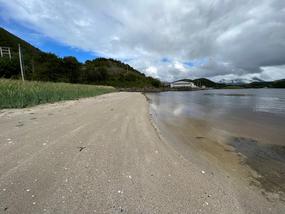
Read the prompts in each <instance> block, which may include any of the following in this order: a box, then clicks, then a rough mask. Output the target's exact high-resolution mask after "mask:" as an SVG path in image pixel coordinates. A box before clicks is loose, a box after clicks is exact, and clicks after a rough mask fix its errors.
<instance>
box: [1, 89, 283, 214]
mask: <svg viewBox="0 0 285 214" xmlns="http://www.w3.org/2000/svg"><path fill="white" fill-rule="evenodd" d="M193 124H194V123H193ZM193 127H194V128H196V132H197V133H200V131H199V124H194V125H193ZM194 128H193V129H191V130H194ZM202 128H203V126H201V127H200V130H201V129H202ZM191 130H189V131H191ZM197 133H195V134H196V135H197ZM169 134H170V133H169ZM196 135H195V136H196ZM193 139H194V136H193ZM185 148H186V147H185ZM207 148H208V147H207ZM183 150H184V152H183ZM217 151H220V150H218V149H217ZM186 153H187V154H186ZM189 154H190V157H191V158H186V155H187V157H189ZM218 158H223V153H221V154H220V155H216V156H208V155H205V154H204V153H203V152H200V153H199V150H198V149H197V150H193V151H185V149H184V147H183V145H175V138H171V136H167V135H166V134H163V133H161V132H160V131H159V130H158V128H156V126H155V124H154V123H153V121H152V117H151V116H150V112H149V104H148V102H147V99H146V97H145V96H144V95H143V94H141V93H126V92H121V93H111V94H107V95H102V96H98V97H95V98H88V99H80V100H76V101H67V102H61V103H54V104H47V105H41V106H36V107H33V108H26V109H20V110H14V109H13V110H9V109H8V110H2V111H1V112H0V213H13V214H14V213H19V214H20V213H21V214H23V213H27V214H31V213H76V214H77V213H282V212H284V210H285V205H284V202H282V201H279V200H269V199H268V197H265V196H264V195H263V194H262V193H261V191H260V190H259V189H258V187H256V186H254V185H249V181H248V180H246V179H245V180H243V179H240V177H238V175H239V173H232V172H230V171H229V170H227V168H223V167H220V165H219V164H218V163H217V159H218ZM225 160H228V159H227V158H226V159H225ZM235 161H236V162H238V160H233V163H227V167H228V169H232V171H238V172H241V174H242V173H243V169H239V168H235V167H239V166H238V164H236V162H235ZM244 173H247V169H245V170H244ZM241 176H242V175H241Z"/></svg>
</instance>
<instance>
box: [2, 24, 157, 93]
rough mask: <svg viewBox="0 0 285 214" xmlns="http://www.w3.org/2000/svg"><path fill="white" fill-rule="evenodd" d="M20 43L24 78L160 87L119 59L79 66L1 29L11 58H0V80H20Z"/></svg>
mask: <svg viewBox="0 0 285 214" xmlns="http://www.w3.org/2000/svg"><path fill="white" fill-rule="evenodd" d="M18 44H20V45H21V50H22V53H23V62H24V63H23V64H24V70H25V78H26V79H27V80H35V81H52V82H71V83H82V84H97V85H111V86H114V87H119V88H149V87H150V88H151V87H160V85H161V82H160V81H159V80H157V79H155V78H152V77H147V76H145V74H143V73H141V72H139V71H138V70H136V69H134V68H132V67H131V66H130V65H128V64H125V63H123V62H121V61H119V60H115V59H106V58H96V59H94V60H87V61H86V62H85V63H80V62H78V61H77V59H76V58H75V57H73V56H67V57H64V58H61V57H58V56H56V55H55V54H53V53H45V52H43V51H41V50H40V49H38V48H36V47H34V46H33V45H31V44H29V43H28V42H26V41H24V40H22V39H21V38H19V37H17V36H15V35H13V34H12V33H10V32H8V31H7V30H5V29H3V28H1V27H0V46H1V47H10V48H11V53H12V59H11V60H10V59H9V57H0V78H13V79H18V78H20V66H19V58H18Z"/></svg>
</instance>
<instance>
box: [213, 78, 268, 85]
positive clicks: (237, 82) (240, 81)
mask: <svg viewBox="0 0 285 214" xmlns="http://www.w3.org/2000/svg"><path fill="white" fill-rule="evenodd" d="M251 82H264V80H262V79H260V78H257V77H253V78H251V79H246V78H236V79H221V80H220V81H219V82H218V83H222V84H227V85H243V84H248V83H251Z"/></svg>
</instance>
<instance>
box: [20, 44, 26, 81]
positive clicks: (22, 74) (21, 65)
mask: <svg viewBox="0 0 285 214" xmlns="http://www.w3.org/2000/svg"><path fill="white" fill-rule="evenodd" d="M19 60H20V68H21V76H22V80H23V82H24V81H25V78H24V69H23V63H22V53H21V45H20V44H19Z"/></svg>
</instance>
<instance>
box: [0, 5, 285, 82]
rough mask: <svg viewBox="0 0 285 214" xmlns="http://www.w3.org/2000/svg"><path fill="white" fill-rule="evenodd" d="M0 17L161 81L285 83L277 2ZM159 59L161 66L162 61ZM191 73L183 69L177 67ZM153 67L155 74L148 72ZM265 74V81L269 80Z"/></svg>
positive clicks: (55, 8) (68, 8) (38, 9)
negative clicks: (245, 79)
mask: <svg viewBox="0 0 285 214" xmlns="http://www.w3.org/2000/svg"><path fill="white" fill-rule="evenodd" d="M0 4H1V5H2V7H4V8H5V11H6V12H5V13H3V14H0V16H3V17H5V19H7V18H8V19H13V20H16V21H18V22H21V23H22V24H24V25H25V26H27V27H30V28H32V29H34V30H36V31H37V32H40V33H42V34H44V35H46V36H49V37H51V38H53V39H56V40H57V41H60V42H62V43H65V44H67V45H69V46H72V47H76V48H81V49H84V50H87V51H93V52H96V53H99V54H101V55H102V56H106V57H113V58H117V59H121V60H124V59H132V60H130V61H128V63H130V64H131V65H132V66H134V67H135V68H137V69H139V70H140V71H142V72H145V73H146V74H150V75H154V76H156V77H159V78H161V79H164V80H173V79H178V78H185V77H189V78H194V77H209V78H214V79H217V78H219V77H222V76H227V77H236V76H238V77H240V76H247V77H251V76H252V75H257V76H260V77H261V78H264V79H268V80H269V79H273V78H285V74H284V72H283V71H284V70H283V67H281V68H282V69H279V68H280V66H282V65H284V64H285V57H284V56H285V40H284V38H285V22H284V20H285V13H284V10H285V1H283V0H252V1H248V0H240V1H224V0H215V1H211V0H207V1H206V0H200V1H198V0H196V1H189V0H172V1H164V0H156V1H153V0H137V1H133V0H124V1H112V0H105V1H99V0H84V1H76V0H62V1H58V0H13V1H6V0H0ZM165 57H167V58H168V59H169V60H167V61H165V62H162V59H163V58H165ZM189 61H190V62H195V61H196V62H202V63H198V64H197V63H196V64H195V63H194V65H195V66H194V67H191V66H190V67H189V66H185V64H184V63H185V62H189ZM154 68H155V69H154ZM271 74H272V75H271Z"/></svg>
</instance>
